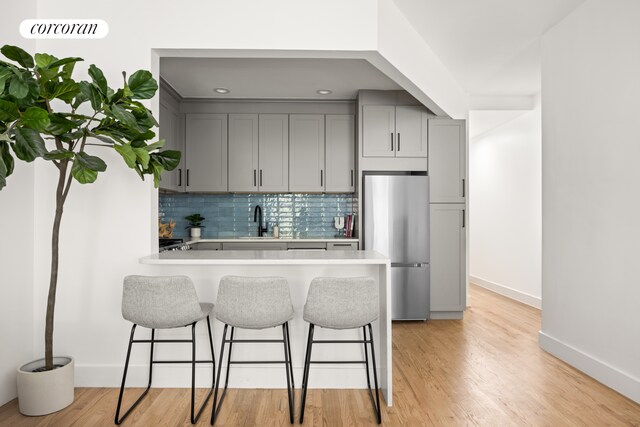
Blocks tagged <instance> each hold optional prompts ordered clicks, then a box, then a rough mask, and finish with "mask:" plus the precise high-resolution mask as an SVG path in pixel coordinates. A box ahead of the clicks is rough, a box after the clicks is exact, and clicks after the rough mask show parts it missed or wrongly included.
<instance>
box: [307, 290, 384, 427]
mask: <svg viewBox="0 0 640 427" xmlns="http://www.w3.org/2000/svg"><path fill="white" fill-rule="evenodd" d="M379 309H380V308H379V305H378V285H377V284H376V281H375V280H374V279H372V278H370V277H346V278H338V277H316V278H315V279H313V280H312V281H311V285H310V286H309V292H308V293H307V302H306V303H305V305H304V315H303V317H304V320H306V321H307V322H309V336H308V338H307V351H306V355H305V360H304V374H303V377H302V405H301V406H302V407H301V408H300V423H301V424H302V422H303V421H304V405H305V401H306V399H307V387H308V385H309V367H310V365H311V364H312V363H323V364H324V363H330V364H341V363H363V364H364V365H365V367H366V370H367V387H368V388H369V396H370V397H371V403H372V404H373V411H374V413H375V415H376V419H377V421H378V424H380V423H381V422H382V418H381V416H380V394H379V391H378V374H377V372H376V356H375V351H374V348H373V330H372V328H371V322H373V321H374V320H376V319H377V318H378V311H379ZM316 326H319V327H321V328H329V329H359V328H362V332H363V334H364V339H362V340H314V339H313V331H314V329H315V327H316ZM367 328H368V329H369V338H368V339H367ZM338 343H343V344H344V343H350V344H364V360H363V361H362V360H351V361H338V360H319V361H315V360H311V350H312V347H313V344H338ZM367 344H369V345H370V346H371V362H372V364H373V381H374V386H375V390H376V397H375V399H374V397H373V393H372V391H371V380H370V377H369V353H368V350H367Z"/></svg>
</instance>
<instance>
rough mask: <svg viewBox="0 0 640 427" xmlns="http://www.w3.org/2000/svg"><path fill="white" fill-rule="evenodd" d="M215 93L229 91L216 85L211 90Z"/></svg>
mask: <svg viewBox="0 0 640 427" xmlns="http://www.w3.org/2000/svg"><path fill="white" fill-rule="evenodd" d="M213 91H214V92H215V93H221V94H225V93H229V92H231V91H230V90H229V89H225V88H223V87H217V88H215V89H214V90H213Z"/></svg>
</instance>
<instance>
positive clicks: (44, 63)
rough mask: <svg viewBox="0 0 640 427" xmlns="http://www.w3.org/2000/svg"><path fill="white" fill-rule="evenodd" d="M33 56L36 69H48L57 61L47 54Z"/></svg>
mask: <svg viewBox="0 0 640 427" xmlns="http://www.w3.org/2000/svg"><path fill="white" fill-rule="evenodd" d="M33 56H34V58H35V60H36V66H37V67H38V68H49V66H50V65H51V64H52V63H54V62H55V61H57V60H58V58H56V57H55V56H53V55H49V54H48V53H36V54H35V55H33Z"/></svg>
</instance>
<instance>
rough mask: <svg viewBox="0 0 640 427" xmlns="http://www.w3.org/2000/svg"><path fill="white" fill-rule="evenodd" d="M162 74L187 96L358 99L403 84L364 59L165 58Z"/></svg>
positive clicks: (178, 90)
mask: <svg viewBox="0 0 640 427" xmlns="http://www.w3.org/2000/svg"><path fill="white" fill-rule="evenodd" d="M160 76H161V77H162V78H163V79H164V80H165V81H166V82H167V83H169V84H170V85H171V86H172V87H173V88H174V89H175V90H176V91H177V92H178V93H179V94H180V95H181V96H182V97H184V98H248V99H262V98H268V99H355V97H356V94H357V90H358V89H379V90H400V89H402V88H401V87H400V86H398V85H397V84H396V83H395V82H394V81H393V80H391V79H389V78H388V77H387V76H386V75H385V74H383V73H382V72H380V71H379V70H378V69H377V68H375V67H374V66H372V65H371V64H369V62H367V61H365V60H363V59H307V58H300V59H288V58H286V59H275V58H161V60H160ZM217 87H223V88H227V89H229V90H230V91H231V92H230V93H229V94H227V95H220V94H217V93H216V92H214V91H213V89H214V88H217ZM318 89H329V90H331V91H333V93H332V94H330V95H319V94H317V93H316V90H318Z"/></svg>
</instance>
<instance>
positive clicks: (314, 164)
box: [289, 114, 325, 192]
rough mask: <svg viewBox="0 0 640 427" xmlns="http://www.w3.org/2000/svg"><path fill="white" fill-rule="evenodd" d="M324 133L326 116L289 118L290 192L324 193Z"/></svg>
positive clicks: (297, 115) (300, 115)
mask: <svg viewBox="0 0 640 427" xmlns="http://www.w3.org/2000/svg"><path fill="white" fill-rule="evenodd" d="M324 132H325V125H324V115H323V114H291V115H290V116H289V191H291V192H323V191H324V187H325V176H324V166H325V135H324Z"/></svg>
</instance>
